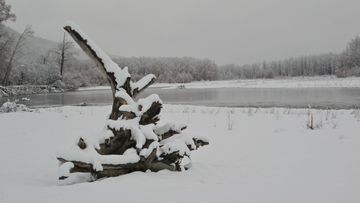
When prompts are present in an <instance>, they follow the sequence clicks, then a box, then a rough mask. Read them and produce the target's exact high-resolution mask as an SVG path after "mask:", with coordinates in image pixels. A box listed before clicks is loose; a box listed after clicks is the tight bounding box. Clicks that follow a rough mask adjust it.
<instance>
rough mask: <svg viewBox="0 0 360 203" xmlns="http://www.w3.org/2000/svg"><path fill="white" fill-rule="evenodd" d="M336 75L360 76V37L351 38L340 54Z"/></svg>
mask: <svg viewBox="0 0 360 203" xmlns="http://www.w3.org/2000/svg"><path fill="white" fill-rule="evenodd" d="M336 76H337V77H347V76H360V37H359V36H356V37H355V38H354V39H352V40H351V41H350V42H349V43H348V45H347V47H346V49H345V51H343V52H342V53H341V55H340V61H339V67H338V69H337V70H336Z"/></svg>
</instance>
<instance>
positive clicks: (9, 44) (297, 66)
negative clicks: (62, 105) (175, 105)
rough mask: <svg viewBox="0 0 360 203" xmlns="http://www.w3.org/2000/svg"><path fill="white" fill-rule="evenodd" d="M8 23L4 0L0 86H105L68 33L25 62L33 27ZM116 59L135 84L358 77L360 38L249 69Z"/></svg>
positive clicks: (185, 60)
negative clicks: (14, 30)
mask: <svg viewBox="0 0 360 203" xmlns="http://www.w3.org/2000/svg"><path fill="white" fill-rule="evenodd" d="M7 21H16V15H15V14H13V13H11V6H10V5H7V4H6V3H5V0H0V85H3V86H8V85H48V86H49V87H60V88H65V89H76V88H78V87H88V86H101V85H107V81H106V80H105V78H104V77H103V76H102V74H100V72H99V70H98V69H97V67H96V65H95V64H94V63H92V62H91V61H90V60H79V59H77V58H76V55H77V53H76V50H75V48H74V43H73V42H72V41H69V40H68V39H67V37H66V35H65V33H64V36H63V38H62V40H60V41H59V42H58V43H57V45H56V46H54V47H53V48H51V49H49V50H48V51H47V52H46V53H43V54H42V55H41V56H40V57H39V58H37V59H35V60H31V61H29V60H27V61H24V60H21V58H22V57H23V56H24V55H25V54H26V53H25V51H24V48H25V47H26V46H27V44H26V42H27V39H28V38H31V37H32V36H33V34H34V31H33V29H32V28H31V26H26V28H25V29H24V32H22V33H21V34H18V35H14V34H9V33H8V32H7V31H6V29H4V28H5V27H4V25H3V24H4V23H5V22H7ZM28 49H29V48H28ZM30 49H31V47H30ZM113 60H114V61H115V62H116V63H118V64H119V66H120V67H122V68H123V67H128V68H129V73H130V74H131V75H132V76H133V77H132V79H133V80H134V81H137V80H138V79H140V78H142V77H143V76H145V75H147V74H150V73H152V74H154V75H155V76H156V77H157V82H160V83H187V82H192V81H202V80H204V81H208V80H209V81H211V80H230V79H253V78H276V77H296V76H316V75H336V76H337V77H348V76H360V38H359V36H356V37H355V38H354V39H352V40H351V41H350V42H349V43H348V44H347V46H346V48H345V50H344V51H343V52H342V53H340V54H336V53H327V54H318V55H311V56H300V57H292V58H288V59H285V60H279V61H270V62H266V61H264V62H262V63H253V64H245V65H236V64H228V65H223V66H218V65H217V64H216V63H215V62H214V61H213V60H210V59H197V58H193V57H116V58H113Z"/></svg>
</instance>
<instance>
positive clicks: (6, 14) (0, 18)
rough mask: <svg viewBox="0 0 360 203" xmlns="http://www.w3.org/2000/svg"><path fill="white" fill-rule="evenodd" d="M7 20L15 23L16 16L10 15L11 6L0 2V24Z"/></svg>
mask: <svg viewBox="0 0 360 203" xmlns="http://www.w3.org/2000/svg"><path fill="white" fill-rule="evenodd" d="M8 20H11V21H15V20H16V15H15V14H13V13H11V6H10V5H7V4H6V3H5V0H0V23H3V22H6V21H8Z"/></svg>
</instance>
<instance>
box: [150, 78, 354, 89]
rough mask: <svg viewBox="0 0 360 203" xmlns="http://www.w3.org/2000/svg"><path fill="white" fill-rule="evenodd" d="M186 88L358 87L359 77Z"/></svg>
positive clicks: (188, 85) (220, 83) (209, 83)
mask: <svg viewBox="0 0 360 203" xmlns="http://www.w3.org/2000/svg"><path fill="white" fill-rule="evenodd" d="M179 85H182V84H163V83H159V84H154V85H152V86H151V87H163V88H177V87H178V86H179ZM185 87H186V88H224V87H241V88H313V87H360V77H349V78H337V77H335V76H317V77H289V78H276V79H239V80H224V81H203V82H192V83H185Z"/></svg>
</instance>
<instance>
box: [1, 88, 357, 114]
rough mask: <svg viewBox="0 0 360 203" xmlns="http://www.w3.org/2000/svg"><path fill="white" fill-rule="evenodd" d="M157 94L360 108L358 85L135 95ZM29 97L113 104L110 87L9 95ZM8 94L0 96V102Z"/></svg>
mask: <svg viewBox="0 0 360 203" xmlns="http://www.w3.org/2000/svg"><path fill="white" fill-rule="evenodd" d="M154 93H156V94H158V95H159V96H160V98H161V99H162V100H163V102H164V103H165V104H184V105H204V106H228V107H250V106H251V107H286V108H288V107H289V108H305V107H308V105H311V107H312V108H322V109H325V108H332V109H352V108H360V88H208V89H160V88H148V89H146V90H145V92H143V93H142V94H140V95H139V97H138V98H143V97H146V96H147V95H150V94H154ZM23 97H27V98H30V99H31V100H30V101H27V102H20V103H26V104H27V105H28V106H32V107H37V106H63V105H77V104H79V103H81V102H86V103H87V104H90V105H109V104H112V95H111V90H87V91H76V92H65V93H46V94H34V95H21V96H16V97H11V98H10V99H11V100H14V99H16V98H18V99H21V98H23ZM138 98H137V99H138ZM7 99H9V98H5V97H3V98H0V104H2V103H3V102H5V101H6V100H7Z"/></svg>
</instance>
